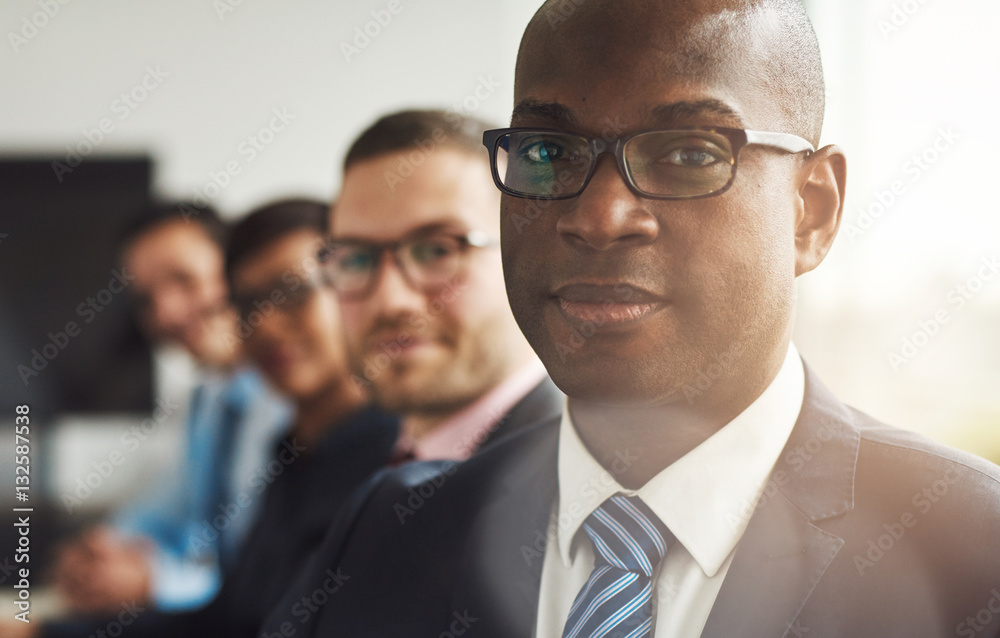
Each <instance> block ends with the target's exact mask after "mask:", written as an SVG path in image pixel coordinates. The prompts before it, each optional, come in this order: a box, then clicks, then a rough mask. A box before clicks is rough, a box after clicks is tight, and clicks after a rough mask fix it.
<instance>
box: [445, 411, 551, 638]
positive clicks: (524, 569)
mask: <svg viewBox="0 0 1000 638" xmlns="http://www.w3.org/2000/svg"><path fill="white" fill-rule="evenodd" d="M558 433H559V427H558V419H555V420H553V421H550V422H548V423H545V424H543V425H542V426H541V427H538V428H532V430H531V431H530V432H525V433H524V435H523V436H519V437H518V439H517V444H516V445H509V446H508V447H509V449H505V450H504V459H503V468H502V469H501V471H499V472H496V473H495V474H493V476H495V477H497V479H496V481H495V482H494V483H493V484H492V485H490V486H484V490H483V507H482V508H481V510H480V511H479V512H478V514H477V515H476V518H475V520H474V522H473V524H472V527H471V529H470V532H469V535H468V537H467V539H466V542H465V548H464V550H463V552H462V556H463V558H462V562H461V564H460V565H459V569H461V570H462V576H461V577H460V578H459V581H458V586H457V588H456V591H455V592H454V595H453V598H452V606H453V609H454V610H456V611H458V612H462V611H463V610H468V612H469V614H470V615H471V616H473V617H475V618H477V619H478V620H477V622H476V623H475V624H474V625H472V627H471V628H470V634H469V635H471V636H481V637H486V636H489V637H496V638H518V637H524V638H529V637H530V636H531V634H532V631H533V628H534V625H535V617H536V615H537V611H538V594H539V583H540V579H541V574H542V563H543V559H544V555H545V550H546V546H547V544H548V523H549V519H550V516H551V512H552V503H553V502H554V500H555V498H556V493H557V477H556V448H557V442H558ZM511 443H513V441H511Z"/></svg>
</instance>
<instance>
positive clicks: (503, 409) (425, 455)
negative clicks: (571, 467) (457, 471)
mask: <svg viewBox="0 0 1000 638" xmlns="http://www.w3.org/2000/svg"><path fill="white" fill-rule="evenodd" d="M545 375H546V372H545V367H544V366H543V365H542V363H541V361H539V360H538V359H532V361H531V362H530V363H528V364H527V365H525V366H524V367H523V368H521V369H520V370H518V371H517V372H515V373H514V374H512V375H511V376H509V377H507V378H506V379H505V380H504V381H502V382H501V383H500V384H499V385H497V386H496V387H494V388H493V389H492V390H490V391H489V392H487V393H486V394H484V395H483V396H482V397H480V398H479V399H477V400H476V401H475V402H474V403H472V404H471V405H469V406H468V407H466V408H464V409H463V410H462V411H461V412H459V413H458V414H456V415H454V416H452V417H451V418H449V419H448V420H447V421H445V422H444V423H441V424H440V425H438V426H437V427H436V428H434V429H433V430H432V431H431V432H428V433H427V434H426V435H425V436H423V437H421V438H420V439H418V440H416V441H413V440H412V439H411V440H409V441H407V437H406V435H403V436H402V438H401V439H400V445H401V446H403V445H407V444H408V445H410V446H411V450H410V451H411V453H412V454H413V456H414V457H415V458H416V459H417V460H421V461H422V460H439V459H447V460H453V461H464V460H466V459H468V458H469V457H470V456H472V453H473V452H475V451H476V449H478V448H479V446H480V444H482V442H483V441H485V440H486V438H487V437H488V436H489V435H490V433H491V432H492V431H493V430H494V429H496V428H497V427H498V426H499V424H500V421H501V419H502V418H503V416H504V415H505V414H507V413H508V412H510V411H511V409H513V407H514V406H515V405H517V403H518V402H519V401H520V400H521V399H523V398H524V397H525V396H527V394H528V393H529V392H531V390H532V389H533V388H534V387H535V386H537V385H538V384H539V383H541V382H542V379H544V378H545Z"/></svg>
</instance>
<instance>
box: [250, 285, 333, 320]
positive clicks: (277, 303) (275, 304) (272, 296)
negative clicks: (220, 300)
mask: <svg viewBox="0 0 1000 638" xmlns="http://www.w3.org/2000/svg"><path fill="white" fill-rule="evenodd" d="M329 285H330V282H329V278H328V276H327V275H326V273H322V272H320V273H313V274H309V275H307V276H305V277H299V276H296V277H294V278H287V279H286V278H284V277H283V278H282V279H281V281H276V282H275V283H274V285H273V286H271V287H270V288H268V289H265V290H259V291H243V292H234V293H233V294H232V295H231V296H230V303H231V304H232V306H233V308H234V309H235V310H236V313H237V315H238V316H239V318H240V320H241V321H246V322H249V323H251V324H252V323H253V322H254V321H260V319H255V313H258V314H259V315H260V316H261V318H263V317H264V316H267V315H268V314H270V313H271V312H274V311H277V312H281V313H283V314H285V315H286V316H288V315H294V314H297V313H298V312H299V311H301V310H302V308H304V307H305V305H306V303H307V302H308V301H309V300H310V299H312V296H313V294H314V293H315V292H316V291H317V290H320V289H321V288H324V287H326V286H329Z"/></svg>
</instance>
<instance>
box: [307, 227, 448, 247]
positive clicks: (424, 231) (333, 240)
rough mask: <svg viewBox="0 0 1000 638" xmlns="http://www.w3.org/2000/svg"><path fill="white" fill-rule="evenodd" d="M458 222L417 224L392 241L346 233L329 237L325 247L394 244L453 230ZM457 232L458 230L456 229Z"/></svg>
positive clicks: (324, 244)
mask: <svg viewBox="0 0 1000 638" xmlns="http://www.w3.org/2000/svg"><path fill="white" fill-rule="evenodd" d="M456 226H457V224H456V223H455V222H453V221H439V222H431V223H429V224H424V225H422V226H417V227H416V228H414V229H412V230H410V231H409V232H407V233H406V234H404V235H402V236H401V237H398V238H396V239H395V240H393V241H391V242H383V241H377V240H373V239H372V238H370V237H365V236H359V235H345V236H343V237H332V236H330V237H327V239H326V241H325V242H324V243H323V247H324V248H326V247H328V246H330V245H331V244H338V243H342V242H359V243H362V244H393V243H396V242H397V241H406V240H409V239H414V238H416V237H426V236H428V235H433V234H435V233H444V232H446V231H451V230H454V229H455V228H456ZM455 232H458V231H457V230H455Z"/></svg>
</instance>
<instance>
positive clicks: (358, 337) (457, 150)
mask: <svg viewBox="0 0 1000 638" xmlns="http://www.w3.org/2000/svg"><path fill="white" fill-rule="evenodd" d="M485 126H486V125H485V124H484V123H482V122H479V121H477V120H474V119H471V118H463V117H460V116H458V115H457V114H454V113H448V112H444V111H433V110H428V111H402V112H398V113H393V114H391V115H387V116H385V117H382V118H381V119H379V120H378V121H376V122H375V123H374V124H372V125H371V126H370V127H369V128H368V129H367V130H366V131H364V132H363V133H362V134H361V135H360V136H359V137H358V138H357V139H356V140H355V141H354V143H353V144H352V145H351V147H350V149H349V150H348V152H347V155H346V157H345V159H344V178H343V186H342V191H341V195H340V198H339V200H338V202H337V204H336V207H335V209H334V211H333V212H332V214H331V217H330V233H331V243H330V245H329V249H328V250H327V251H326V254H325V263H326V267H327V270H328V272H329V274H330V276H331V279H332V281H333V285H334V287H335V288H336V289H337V292H338V294H339V296H340V300H341V310H342V312H343V315H344V330H345V333H346V335H347V347H348V354H349V356H350V362H351V367H352V369H353V371H354V375H355V376H354V378H355V380H356V381H357V382H358V383H359V384H361V385H362V386H363V387H365V388H368V389H369V390H370V391H371V392H372V394H373V396H374V397H375V399H376V401H377V402H378V403H379V404H380V405H382V406H383V407H384V408H385V409H387V410H390V411H392V412H396V413H398V414H401V415H404V418H403V430H402V432H401V434H400V438H399V441H398V443H397V445H396V452H395V462H396V463H400V462H404V461H407V460H413V459H451V460H464V459H467V458H468V457H469V456H471V455H472V454H473V453H474V452H475V451H476V450H477V449H479V448H480V447H482V446H483V445H484V444H486V443H489V442H491V441H493V440H496V439H498V438H501V437H502V436H503V435H505V434H508V433H510V432H513V431H514V430H516V429H519V428H521V427H524V426H525V425H528V424H531V423H535V422H538V421H540V420H542V419H544V417H545V416H547V415H551V414H556V413H558V411H559V410H560V406H561V401H562V395H561V394H560V393H559V392H558V391H557V390H556V389H555V387H554V386H553V385H552V382H551V381H550V380H549V379H548V376H547V375H546V373H545V369H544V368H543V367H542V365H541V363H540V362H539V361H538V358H537V357H536V356H535V354H534V352H532V350H531V348H530V347H529V346H528V343H527V342H526V341H525V340H524V337H523V336H522V335H521V333H520V331H519V330H518V328H517V324H516V323H515V322H514V318H513V316H512V315H511V313H510V307H509V306H508V304H507V300H506V297H505V295H504V286H503V272H502V268H501V264H500V251H499V243H498V234H499V222H498V220H497V216H496V212H495V209H496V207H497V206H498V205H499V196H498V194H497V193H496V190H495V189H494V188H493V187H492V183H491V181H490V174H489V165H488V162H487V160H488V158H487V156H486V154H485V153H484V152H483V149H482V146H481V143H480V140H481V138H482V132H483V130H484V129H485Z"/></svg>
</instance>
